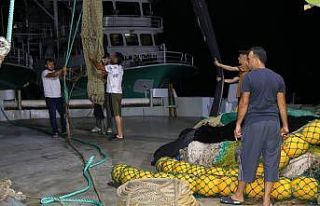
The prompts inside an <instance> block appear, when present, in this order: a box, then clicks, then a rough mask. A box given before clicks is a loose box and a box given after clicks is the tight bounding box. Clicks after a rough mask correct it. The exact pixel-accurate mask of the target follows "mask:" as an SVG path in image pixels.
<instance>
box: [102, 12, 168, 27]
mask: <svg viewBox="0 0 320 206" xmlns="http://www.w3.org/2000/svg"><path fill="white" fill-rule="evenodd" d="M103 26H105V27H151V28H159V29H161V28H163V21H162V18H161V17H157V16H142V17H141V16H117V15H115V16H105V17H104V18H103Z"/></svg>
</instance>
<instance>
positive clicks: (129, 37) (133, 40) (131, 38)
mask: <svg viewBox="0 0 320 206" xmlns="http://www.w3.org/2000/svg"><path fill="white" fill-rule="evenodd" d="M124 36H125V38H126V43H127V46H138V45H139V40H138V35H137V34H125V35H124Z"/></svg>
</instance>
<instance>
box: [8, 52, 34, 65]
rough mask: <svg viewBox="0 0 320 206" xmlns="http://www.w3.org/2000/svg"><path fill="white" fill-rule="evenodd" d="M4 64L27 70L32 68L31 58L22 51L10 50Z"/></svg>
mask: <svg viewBox="0 0 320 206" xmlns="http://www.w3.org/2000/svg"><path fill="white" fill-rule="evenodd" d="M5 63H10V64H17V65H23V66H25V67H28V68H30V69H31V68H33V59H32V56H31V55H29V54H28V53H26V52H25V51H24V50H23V49H18V48H12V49H11V51H10V53H9V54H8V56H7V57H6V61H5Z"/></svg>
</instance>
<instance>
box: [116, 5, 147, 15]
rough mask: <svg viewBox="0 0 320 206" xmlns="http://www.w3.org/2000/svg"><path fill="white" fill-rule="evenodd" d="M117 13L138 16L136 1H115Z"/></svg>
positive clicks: (138, 10)
mask: <svg viewBox="0 0 320 206" xmlns="http://www.w3.org/2000/svg"><path fill="white" fill-rule="evenodd" d="M116 8H117V14H118V15H124V16H140V15H141V13H140V5H139V3H138V2H116Z"/></svg>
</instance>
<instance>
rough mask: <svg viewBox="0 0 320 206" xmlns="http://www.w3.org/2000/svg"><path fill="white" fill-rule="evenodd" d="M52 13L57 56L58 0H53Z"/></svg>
mask: <svg viewBox="0 0 320 206" xmlns="http://www.w3.org/2000/svg"><path fill="white" fill-rule="evenodd" d="M53 13H54V29H55V35H56V39H57V54H58V57H59V50H60V48H59V18H58V15H59V13H58V1H57V0H53Z"/></svg>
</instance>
